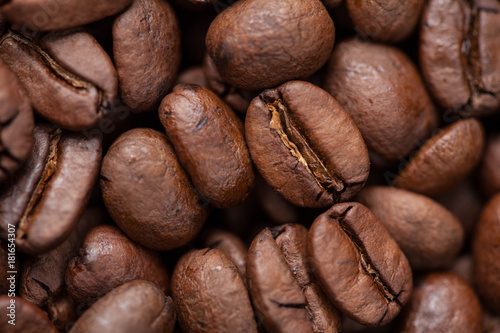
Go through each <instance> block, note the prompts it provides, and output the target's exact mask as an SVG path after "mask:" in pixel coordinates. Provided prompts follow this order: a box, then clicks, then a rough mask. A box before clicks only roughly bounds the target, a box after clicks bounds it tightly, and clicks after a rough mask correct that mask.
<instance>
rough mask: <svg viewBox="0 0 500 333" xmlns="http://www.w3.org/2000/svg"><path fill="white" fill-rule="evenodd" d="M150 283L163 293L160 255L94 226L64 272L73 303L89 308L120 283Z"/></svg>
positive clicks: (108, 228) (111, 230)
mask: <svg viewBox="0 0 500 333" xmlns="http://www.w3.org/2000/svg"><path fill="white" fill-rule="evenodd" d="M138 279H143V280H148V281H151V282H154V283H156V284H157V285H158V287H159V288H160V289H161V290H162V291H163V292H164V293H165V294H168V291H169V275H168V272H167V269H166V268H165V265H164V264H163V262H162V259H161V257H160V255H159V254H158V253H156V252H153V251H151V250H147V249H145V248H144V247H142V246H141V245H139V244H136V243H134V242H132V241H131V240H130V239H129V238H128V237H127V236H125V235H124V234H123V233H122V232H120V231H119V230H118V229H117V228H115V227H113V226H109V225H103V226H98V227H96V228H94V229H92V230H91V231H90V233H89V234H88V235H87V237H85V240H84V241H83V244H82V247H81V248H80V255H79V256H77V257H75V258H73V259H72V260H71V261H70V263H69V265H68V268H67V271H66V278H65V281H66V288H67V290H68V293H69V294H70V296H71V297H73V299H74V300H75V301H77V302H79V303H83V304H84V305H91V304H92V303H94V302H95V301H96V300H97V299H98V298H100V297H102V296H104V295H105V294H106V293H108V292H109V291H111V290H112V289H113V288H116V287H118V286H120V285H122V284H124V283H127V282H130V281H133V280H138Z"/></svg>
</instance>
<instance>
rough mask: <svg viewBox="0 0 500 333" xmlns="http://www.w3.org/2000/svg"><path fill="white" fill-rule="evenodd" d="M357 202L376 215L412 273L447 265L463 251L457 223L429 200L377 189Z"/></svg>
mask: <svg viewBox="0 0 500 333" xmlns="http://www.w3.org/2000/svg"><path fill="white" fill-rule="evenodd" d="M357 199H358V201H359V202H361V203H362V204H364V205H365V206H367V207H368V208H370V210H371V211H372V212H373V213H375V215H377V217H378V218H379V219H380V221H381V222H382V224H383V225H384V226H385V227H386V228H387V230H388V231H389V233H390V234H391V236H392V237H393V238H394V239H395V240H396V242H397V243H398V245H399V246H400V247H401V250H403V252H404V253H405V255H406V257H407V258H408V261H409V262H410V265H411V267H412V268H413V269H414V270H425V269H434V268H439V267H443V266H445V265H448V264H449V263H451V262H453V259H454V258H455V257H456V256H457V254H458V252H459V251H460V249H461V248H462V244H463V241H464V230H463V227H462V225H461V223H460V221H458V219H457V218H456V217H455V216H454V215H453V214H451V213H450V212H449V211H448V210H447V209H446V208H444V207H443V206H441V205H440V204H438V203H437V202H435V201H433V200H431V199H430V198H427V197H425V196H423V195H420V194H417V193H412V192H409V191H406V190H401V189H397V188H393V187H382V186H376V187H369V188H366V189H364V190H363V191H361V192H360V193H359V195H358V197H357Z"/></svg>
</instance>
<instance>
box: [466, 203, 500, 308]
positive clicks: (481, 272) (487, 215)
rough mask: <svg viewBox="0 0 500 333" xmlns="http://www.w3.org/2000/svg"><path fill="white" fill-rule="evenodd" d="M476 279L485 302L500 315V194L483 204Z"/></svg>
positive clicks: (477, 236) (475, 248)
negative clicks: (499, 277)
mask: <svg viewBox="0 0 500 333" xmlns="http://www.w3.org/2000/svg"><path fill="white" fill-rule="evenodd" d="M473 252H474V281H475V287H476V290H477V292H478V294H479V296H481V298H482V300H483V302H484V304H485V305H486V306H487V307H488V308H489V309H490V310H491V311H492V312H493V313H494V314H496V315H500V280H499V279H498V276H499V275H500V195H495V196H494V197H493V198H492V199H491V200H490V201H489V202H488V203H487V204H486V206H485V207H484V209H483V211H482V213H481V217H480V219H479V222H478V225H477V229H476V233H475V236H474V239H473Z"/></svg>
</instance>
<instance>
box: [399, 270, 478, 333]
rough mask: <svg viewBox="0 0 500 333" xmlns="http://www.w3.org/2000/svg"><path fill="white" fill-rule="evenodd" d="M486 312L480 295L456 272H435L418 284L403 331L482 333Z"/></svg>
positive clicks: (408, 307)
mask: <svg viewBox="0 0 500 333" xmlns="http://www.w3.org/2000/svg"><path fill="white" fill-rule="evenodd" d="M481 320H482V311H481V306H480V305H479V301H478V299H477V296H476V294H475V293H474V291H473V290H472V288H471V287H470V286H469V285H468V284H467V283H466V282H465V281H463V280H462V279H461V278H459V277H458V276H456V275H455V274H452V273H432V274H428V275H425V276H423V277H421V278H420V279H417V280H416V281H415V289H414V291H413V295H412V297H411V299H410V302H409V303H408V306H407V307H406V308H405V310H404V314H403V316H402V327H401V330H400V332H407V333H420V332H421V333H424V332H470V333H481V332H483V331H482V324H481Z"/></svg>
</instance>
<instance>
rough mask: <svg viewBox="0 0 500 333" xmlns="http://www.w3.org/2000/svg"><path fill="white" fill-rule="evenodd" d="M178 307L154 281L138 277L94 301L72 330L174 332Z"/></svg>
mask: <svg viewBox="0 0 500 333" xmlns="http://www.w3.org/2000/svg"><path fill="white" fill-rule="evenodd" d="M175 318H176V316H175V308H174V303H173V302H172V299H171V298H170V297H165V295H164V294H163V292H162V290H161V289H159V288H158V287H157V286H156V285H155V284H154V283H151V282H148V281H143V280H135V281H132V282H129V283H127V284H124V285H122V286H120V287H117V288H115V289H113V290H112V291H110V292H109V293H108V294H106V295H105V296H104V297H103V298H101V299H100V300H98V301H97V302H96V303H95V304H94V305H92V306H91V307H90V308H89V309H88V310H87V311H85V312H84V314H83V315H82V316H81V317H80V319H78V321H77V322H76V323H75V325H74V326H73V327H72V328H71V330H70V331H69V332H70V333H101V332H120V333H129V332H130V333H135V332H141V333H172V332H173V330H174V326H175Z"/></svg>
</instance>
